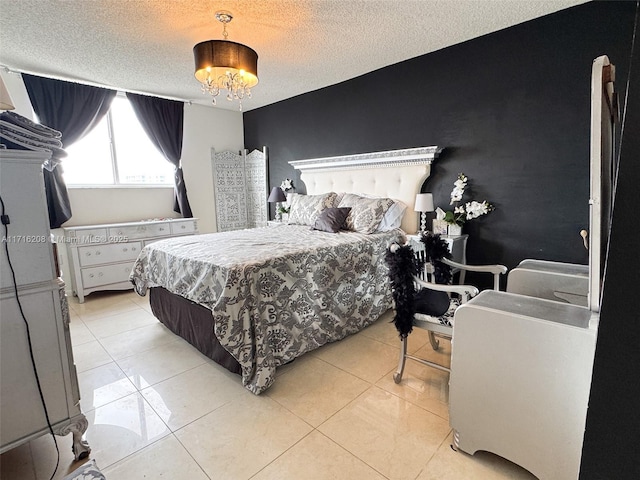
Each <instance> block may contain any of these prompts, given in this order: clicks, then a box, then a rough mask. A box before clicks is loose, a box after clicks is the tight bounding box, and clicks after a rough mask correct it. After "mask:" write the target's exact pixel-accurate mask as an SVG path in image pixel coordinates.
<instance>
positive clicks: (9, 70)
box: [0, 64, 193, 105]
mask: <svg viewBox="0 0 640 480" xmlns="http://www.w3.org/2000/svg"><path fill="white" fill-rule="evenodd" d="M0 68H1V69H2V70H4V71H5V72H7V73H12V74H18V73H19V74H22V73H26V74H27V75H36V76H38V77H45V78H52V79H54V80H61V81H63V82H71V83H79V84H81V85H88V86H90V87H99V88H106V89H109V90H116V91H118V92H126V93H135V94H138V95H147V96H149V97H158V98H164V99H166V100H174V101H176V102H182V103H186V104H188V105H192V104H193V102H192V101H191V100H185V99H183V98H178V97H170V96H168V95H158V94H157V93H149V92H143V91H140V90H127V89H124V88H114V87H110V86H106V85H102V84H100V83H97V82H91V81H88V80H77V79H75V78H69V77H64V76H60V75H51V74H47V75H44V74H42V73H39V72H34V71H30V70H24V69H17V68H11V67H8V66H6V65H2V64H0Z"/></svg>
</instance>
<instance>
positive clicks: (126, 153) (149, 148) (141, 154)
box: [110, 97, 174, 185]
mask: <svg viewBox="0 0 640 480" xmlns="http://www.w3.org/2000/svg"><path fill="white" fill-rule="evenodd" d="M110 111H111V118H112V121H113V136H114V139H115V147H116V148H115V153H116V161H117V163H118V177H119V178H118V180H119V183H121V184H140V183H142V184H169V185H170V184H172V183H173V170H174V167H173V165H172V164H171V163H169V161H168V160H167V159H165V158H164V156H163V155H162V153H160V151H159V150H158V149H157V148H156V147H155V146H154V145H153V144H152V143H151V140H149V137H148V136H147V134H146V133H145V131H144V129H143V128H142V125H140V122H139V121H138V118H137V117H136V114H135V112H134V111H133V107H132V106H131V104H130V103H129V101H128V100H127V98H126V97H116V98H115V99H114V100H113V103H112V104H111V110H110Z"/></svg>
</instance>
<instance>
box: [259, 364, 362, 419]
mask: <svg viewBox="0 0 640 480" xmlns="http://www.w3.org/2000/svg"><path fill="white" fill-rule="evenodd" d="M369 385H370V384H369V383H367V382H365V381H364V380H361V379H359V378H357V377H355V376H353V375H351V374H349V373H347V372H345V371H343V370H341V369H339V368H337V367H334V366H333V365H330V364H328V363H327V362H325V361H323V360H320V359H319V358H317V357H313V356H310V355H305V356H303V357H301V358H298V359H297V360H296V361H295V362H294V364H292V368H291V369H290V370H289V371H288V372H287V373H286V374H284V375H281V376H279V377H278V380H277V381H276V382H275V383H274V384H273V386H272V387H271V388H269V390H267V391H266V392H265V393H266V395H268V396H269V397H271V398H273V399H274V400H275V401H276V402H278V403H279V404H280V405H282V406H284V407H285V408H287V409H288V410H289V411H291V412H293V413H294V414H296V415H297V416H298V417H300V418H302V419H303V420H304V421H306V422H308V423H309V424H311V425H313V426H314V427H317V426H318V425H320V424H321V423H322V422H324V421H325V420H326V419H327V418H329V417H330V416H331V415H333V414H334V413H336V412H337V411H338V410H340V409H341V408H342V407H344V406H345V405H346V404H348V403H349V402H350V401H351V400H353V399H354V398H356V397H357V396H358V395H360V394H361V393H362V392H364V391H365V390H366V389H367V388H369Z"/></svg>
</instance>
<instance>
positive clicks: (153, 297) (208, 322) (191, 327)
mask: <svg viewBox="0 0 640 480" xmlns="http://www.w3.org/2000/svg"><path fill="white" fill-rule="evenodd" d="M149 303H150V304H151V311H152V312H153V314H154V315H155V317H156V318H157V319H158V320H160V322H161V323H163V324H164V325H165V326H166V327H167V328H168V329H169V330H171V331H172V332H173V333H175V334H176V335H178V336H180V337H182V338H184V339H185V340H186V341H187V342H189V343H190V344H191V345H193V346H194V347H195V348H197V349H198V350H199V351H200V352H201V353H203V354H204V355H206V356H207V357H209V358H210V359H212V360H213V361H214V362H216V363H218V364H220V365H222V366H223V367H224V368H226V369H227V370H229V371H230V372H233V373H237V374H241V373H242V370H241V368H240V364H239V363H238V362H237V361H236V359H235V358H233V356H231V354H230V353H229V352H227V351H226V350H225V348H224V347H223V346H222V345H220V342H219V341H218V339H217V338H216V336H215V334H214V333H213V315H212V313H211V310H209V309H208V308H206V307H203V306H202V305H198V304H197V303H194V302H192V301H190V300H187V299H186V298H184V297H181V296H180V295H175V294H173V293H171V292H169V291H168V290H166V289H164V288H162V287H153V288H151V289H149Z"/></svg>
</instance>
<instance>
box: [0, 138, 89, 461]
mask: <svg viewBox="0 0 640 480" xmlns="http://www.w3.org/2000/svg"><path fill="white" fill-rule="evenodd" d="M47 158H48V155H46V154H43V153H40V152H32V151H22V150H0V196H1V198H2V203H3V212H2V213H3V215H6V217H3V219H4V220H7V217H8V222H9V223H8V224H7V225H6V227H7V229H6V230H5V226H4V225H2V252H0V259H1V260H0V269H1V270H0V413H1V415H0V453H2V452H5V451H6V450H9V449H11V448H13V447H16V446H18V445H20V444H22V443H25V442H27V441H29V440H31V439H33V438H36V437H38V436H40V435H45V434H47V433H49V426H48V425H47V420H46V416H45V410H44V407H43V402H42V399H41V396H40V393H39V391H38V387H37V382H36V374H35V372H34V367H33V364H32V361H31V355H30V350H31V352H32V353H33V359H34V361H35V368H36V371H37V374H38V377H39V379H40V385H41V388H42V396H43V398H44V403H45V405H46V408H47V411H48V413H49V420H50V422H51V428H52V430H53V432H54V433H55V434H57V435H66V434H68V433H72V434H73V450H74V454H75V458H76V459H79V458H84V457H86V456H87V455H88V454H89V452H90V448H89V445H88V444H87V443H86V442H85V441H84V440H83V438H82V436H83V434H84V432H85V431H86V430H87V426H88V422H87V419H86V418H85V416H84V415H83V414H82V412H81V411H80V392H79V389H78V378H77V375H76V368H75V365H74V363H73V353H72V350H71V339H70V335H69V310H68V305H67V299H66V296H65V292H64V283H63V282H62V280H61V279H60V278H58V275H57V269H56V264H55V257H54V253H53V244H52V242H51V238H50V231H49V218H48V213H47V206H46V202H45V194H44V183H43V175H42V164H43V163H44V161H45V160H46V159H47ZM3 223H5V222H4V221H3ZM7 250H8V255H9V258H10V261H11V265H12V266H13V270H14V272H15V282H14V276H13V274H12V272H11V268H10V265H9V260H8V257H7ZM16 291H17V296H16ZM21 307H22V308H21ZM21 309H22V312H23V313H24V318H23V314H22V313H21ZM27 325H28V327H29V328H28V331H29V333H30V337H31V348H30V346H29V341H28V336H27Z"/></svg>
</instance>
